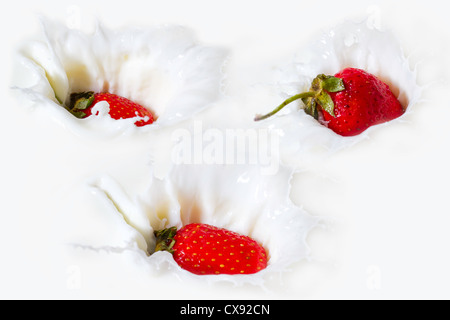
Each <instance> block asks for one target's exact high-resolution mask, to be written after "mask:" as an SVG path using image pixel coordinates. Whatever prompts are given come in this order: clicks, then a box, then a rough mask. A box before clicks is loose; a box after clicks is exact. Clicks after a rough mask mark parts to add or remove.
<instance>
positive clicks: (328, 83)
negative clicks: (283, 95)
mask: <svg viewBox="0 0 450 320" xmlns="http://www.w3.org/2000/svg"><path fill="white" fill-rule="evenodd" d="M309 90H310V91H307V92H303V93H300V94H297V95H295V96H292V97H290V98H288V99H287V100H285V101H284V102H283V103H282V104H280V105H279V106H278V107H277V108H276V109H275V110H273V111H272V112H270V113H268V114H266V115H257V116H256V117H255V121H260V120H264V119H267V118H269V117H271V116H273V115H274V114H276V113H278V112H279V111H280V110H281V109H283V108H284V107H285V106H287V105H288V104H290V103H292V102H294V101H296V100H298V99H302V100H303V103H304V104H305V108H304V109H305V112H306V113H307V114H309V115H311V116H313V117H314V118H316V119H318V118H319V115H318V108H317V107H318V105H320V107H321V109H322V110H324V111H326V112H328V113H329V114H330V115H332V116H333V117H334V116H335V115H334V102H333V100H332V99H331V96H330V95H329V92H340V91H343V90H345V85H344V82H343V80H342V79H340V78H336V77H333V76H326V75H324V74H319V75H318V76H317V77H316V78H314V80H313V81H312V83H311V88H310V89H309Z"/></svg>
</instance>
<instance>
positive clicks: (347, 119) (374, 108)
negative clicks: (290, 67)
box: [322, 68, 405, 136]
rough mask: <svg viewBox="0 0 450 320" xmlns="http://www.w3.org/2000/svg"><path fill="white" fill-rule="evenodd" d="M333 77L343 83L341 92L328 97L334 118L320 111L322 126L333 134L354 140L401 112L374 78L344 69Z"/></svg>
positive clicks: (384, 87)
mask: <svg viewBox="0 0 450 320" xmlns="http://www.w3.org/2000/svg"><path fill="white" fill-rule="evenodd" d="M335 77H336V78H340V79H342V80H343V82H344V85H345V90H343V91H340V92H330V93H329V94H330V96H331V99H332V100H333V102H334V113H335V117H333V116H332V115H330V114H329V113H328V112H325V111H323V110H322V123H323V124H324V125H326V126H327V127H328V128H330V129H331V130H333V131H334V132H336V133H337V134H339V135H342V136H355V135H358V134H360V133H362V132H363V131H365V130H366V129H367V128H369V127H371V126H374V125H377V124H381V123H384V122H388V121H391V120H393V119H396V118H398V117H400V116H401V115H403V113H404V112H405V111H404V109H403V107H402V105H401V104H400V102H399V101H398V99H397V98H396V97H395V95H394V94H393V93H392V91H391V90H390V88H389V86H388V85H387V84H385V83H384V82H382V81H381V80H379V79H378V78H376V77H375V76H374V75H372V74H370V73H368V72H366V71H364V70H361V69H355V68H347V69H344V70H342V71H341V72H339V73H337V74H336V75H335Z"/></svg>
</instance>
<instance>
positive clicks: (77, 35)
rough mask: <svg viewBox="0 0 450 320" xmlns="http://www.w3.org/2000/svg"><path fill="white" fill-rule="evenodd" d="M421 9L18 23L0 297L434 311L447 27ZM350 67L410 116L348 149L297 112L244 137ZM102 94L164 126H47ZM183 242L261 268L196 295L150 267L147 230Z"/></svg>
mask: <svg viewBox="0 0 450 320" xmlns="http://www.w3.org/2000/svg"><path fill="white" fill-rule="evenodd" d="M431 2H432V3H433V2H435V5H430V2H429V3H427V6H425V4H422V3H421V2H414V1H408V2H406V1H397V2H395V3H392V1H389V2H388V1H381V2H379V3H378V4H377V5H373V3H372V2H369V1H344V3H342V2H341V3H340V4H339V5H338V4H334V3H333V2H331V1H330V2H329V3H327V5H326V6H325V7H327V9H324V4H323V2H322V3H321V4H318V3H317V4H316V3H315V2H313V3H309V4H301V3H298V2H295V1H288V0H286V1H278V2H277V3H276V5H275V4H265V3H264V4H261V2H258V1H253V0H251V1H246V2H245V4H244V3H242V1H241V2H238V1H228V2H226V3H223V4H219V5H217V4H213V3H211V2H208V1H204V0H194V1H190V2H189V4H188V3H186V2H185V1H172V2H171V3H170V5H169V4H166V3H164V2H163V3H161V2H156V1H145V2H144V1H129V2H128V3H127V10H124V9H123V8H122V7H119V6H117V5H115V6H104V5H102V1H99V2H98V3H94V4H92V3H89V2H87V1H86V2H83V1H81V2H79V3H77V5H73V4H71V3H65V2H64V1H63V2H54V3H45V4H44V5H42V4H39V5H36V4H35V3H34V2H31V1H18V2H17V3H15V4H14V5H12V6H11V8H10V9H9V11H8V12H2V13H1V14H2V15H4V16H2V20H1V21H2V24H3V28H2V31H1V32H2V38H3V39H5V41H7V44H8V46H6V47H7V49H8V50H7V51H6V50H5V52H4V54H3V56H2V60H1V61H2V62H3V67H4V68H3V69H4V70H5V72H3V74H2V78H1V80H2V82H1V84H2V86H1V87H2V89H3V90H4V92H3V95H2V96H3V97H4V105H3V108H2V110H3V111H2V117H1V118H0V130H1V134H2V148H3V149H4V151H3V153H2V158H1V161H2V162H1V164H2V165H1V166H0V171H1V177H2V179H1V184H0V187H1V194H2V203H3V206H2V207H3V209H4V211H3V214H2V221H3V222H2V223H1V224H0V235H1V237H0V240H1V242H0V243H1V248H2V254H3V256H4V257H3V259H2V265H1V267H0V283H1V286H0V287H1V289H0V297H1V298H68V299H70V298H93V299H97V298H133V299H164V298H165V299H176V298H178V299H202V298H203V299H204V298H208V299H211V298H212V299H214V298H216V299H241V298H242V299H341V298H344V299H346V298H349V299H354V298H357V299H360V298H362V299H386V298H387V299H389V298H448V297H449V296H448V290H446V288H447V287H448V285H450V283H449V278H448V276H447V273H448V270H449V267H450V256H449V255H448V248H447V244H448V243H449V240H450V238H449V237H450V236H449V234H448V232H447V225H448V223H449V222H450V218H449V216H448V214H449V213H450V211H449V209H448V208H449V207H448V204H447V197H446V195H447V189H448V188H447V187H446V185H447V181H448V180H449V178H450V170H449V169H448V165H447V164H448V163H449V162H450V152H449V151H448V147H449V146H450V128H449V126H448V125H447V122H448V119H449V116H450V103H449V102H448V100H447V98H446V95H447V93H448V92H449V90H448V89H450V82H449V80H450V79H449V72H450V64H449V62H448V58H447V56H448V54H449V53H450V50H449V49H450V47H449V46H450V42H449V40H450V32H449V31H446V30H450V29H449V28H448V27H449V26H450V25H449V22H448V20H447V19H446V17H444V11H445V10H442V9H441V5H440V3H439V2H438V1H431ZM405 6H408V9H407V10H406V13H407V14H405ZM349 8H351V9H349ZM175 9H176V10H175ZM205 12H207V13H208V14H205ZM317 12H320V14H321V19H320V20H316V19H313V17H315V16H316V13H317ZM38 14H39V15H41V18H39V16H38ZM430 16H433V21H430V19H428V18H427V17H430ZM42 30H45V32H44V33H45V34H44V33H43V32H42ZM84 46H85V47H84ZM347 66H354V67H360V68H364V69H366V70H368V71H370V72H372V73H374V74H377V75H379V76H380V77H381V78H383V80H385V81H387V82H388V83H389V84H390V85H391V86H392V87H393V88H394V91H395V92H396V93H397V94H398V95H399V98H400V100H401V102H402V103H403V104H404V105H405V106H408V109H407V112H406V113H405V115H403V116H402V117H401V118H399V119H396V120H395V121H392V122H390V123H388V124H384V125H379V126H376V127H373V128H370V129H369V130H367V132H365V133H364V134H363V135H361V136H359V137H356V138H343V137H340V136H337V135H335V134H333V133H332V132H330V131H329V130H328V129H327V128H325V127H322V126H321V125H319V124H317V123H316V122H315V121H314V120H313V119H311V118H310V117H307V116H305V115H304V114H303V112H301V111H298V110H297V108H298V104H292V105H290V106H289V107H287V108H286V110H284V111H283V112H281V113H280V114H278V115H276V116H274V117H273V118H271V119H269V120H267V121H263V122H259V123H255V122H253V121H252V119H253V116H254V115H255V114H256V113H264V112H268V111H270V110H271V109H272V108H274V107H275V106H277V105H278V104H279V103H280V102H281V101H282V100H284V99H285V98H286V97H288V96H289V95H292V94H295V93H298V91H299V90H302V89H303V90H304V89H305V88H307V87H308V86H309V84H308V82H309V81H311V79H312V78H313V77H314V76H315V75H317V74H319V73H329V74H332V73H335V72H338V71H339V69H340V68H343V67H347ZM43 70H44V71H45V72H43ZM13 86H14V87H16V88H15V89H11V87H13ZM17 87H21V88H26V90H23V89H17ZM105 88H107V89H108V90H110V91H114V92H115V93H119V94H122V95H125V96H127V97H130V98H132V99H133V100H136V101H138V102H140V103H142V104H144V105H148V106H150V108H151V109H152V110H153V111H154V112H155V113H156V115H157V117H158V120H157V121H156V122H155V124H154V125H152V126H149V127H146V128H141V129H137V128H135V127H134V126H133V121H131V120H129V121H126V120H125V121H114V120H112V119H111V118H109V116H108V115H107V114H106V113H105V112H103V113H101V115H100V116H99V117H92V118H90V119H86V120H77V119H74V118H73V117H72V116H71V115H70V114H69V113H67V112H66V111H65V110H64V109H63V108H62V107H61V106H60V102H61V101H64V100H67V97H68V94H70V92H73V91H77V90H78V91H79V90H103V89H105ZM98 108H99V110H105V111H107V108H108V106H107V105H103V106H99V107H98ZM239 143H241V144H239ZM189 222H204V223H209V224H213V225H217V226H219V227H225V228H228V229H231V230H234V231H237V232H240V233H243V234H247V235H250V236H252V237H253V238H255V239H256V240H257V241H259V242H260V243H261V244H263V245H264V246H265V248H266V249H267V251H268V253H269V257H270V260H269V266H268V268H267V269H266V270H264V271H263V272H261V273H259V274H256V275H248V276H207V277H200V276H194V275H191V274H189V273H187V272H185V271H183V270H181V269H180V268H179V267H178V266H177V265H176V263H174V262H173V260H172V258H171V256H170V255H169V254H167V253H157V254H149V253H152V250H153V246H154V238H153V236H152V233H153V230H155V229H160V228H162V227H164V226H173V225H176V226H182V225H184V224H187V223H189ZM156 288H157V289H156ZM164 288H167V289H164ZM174 288H175V289H174ZM192 288H195V289H194V290H193V289H192ZM169 289H170V290H169Z"/></svg>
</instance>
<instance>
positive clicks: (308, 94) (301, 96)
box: [255, 91, 316, 121]
mask: <svg viewBox="0 0 450 320" xmlns="http://www.w3.org/2000/svg"><path fill="white" fill-rule="evenodd" d="M315 95H316V93H315V92H313V91H308V92H303V93H299V94H297V95H295V96H292V97H290V98H288V99H286V100H285V101H284V102H283V103H282V104H280V105H279V106H278V107H277V108H276V109H275V110H273V111H272V112H270V113H268V114H266V115H257V116H256V117H255V121H260V120H264V119H267V118H270V117H271V116H273V115H274V114H276V113H278V112H279V111H281V109H283V108H284V107H286V106H287V105H288V104H290V103H292V102H294V101H296V100H298V99H305V98H312V97H314V96H315Z"/></svg>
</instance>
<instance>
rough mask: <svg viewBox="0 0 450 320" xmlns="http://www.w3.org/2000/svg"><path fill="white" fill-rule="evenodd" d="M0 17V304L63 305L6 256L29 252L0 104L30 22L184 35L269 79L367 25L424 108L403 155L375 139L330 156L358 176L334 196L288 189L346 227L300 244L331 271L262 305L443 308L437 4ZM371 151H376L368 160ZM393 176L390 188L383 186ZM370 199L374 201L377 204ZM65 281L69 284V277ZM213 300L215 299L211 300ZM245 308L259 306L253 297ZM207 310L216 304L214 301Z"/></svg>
mask: <svg viewBox="0 0 450 320" xmlns="http://www.w3.org/2000/svg"><path fill="white" fill-rule="evenodd" d="M2 6H3V8H2V10H1V13H0V15H1V20H0V21H1V22H0V23H1V24H2V26H1V28H0V32H1V39H2V41H3V43H4V44H6V45H3V46H2V48H3V51H2V55H1V64H2V66H1V70H3V71H2V72H1V86H0V87H1V90H4V91H2V93H3V94H2V98H3V99H2V101H3V105H2V107H1V110H2V113H1V114H2V116H1V119H0V133H1V135H0V141H1V146H2V149H4V150H5V151H4V153H3V152H2V157H1V158H0V159H1V160H0V161H1V162H0V171H1V176H0V177H1V178H0V179H1V182H0V188H1V189H0V199H1V203H2V212H1V223H0V232H1V234H0V249H1V250H0V255H2V258H1V259H0V261H1V262H2V263H1V265H0V273H1V274H0V281H1V282H0V298H21V297H31V298H39V297H41V296H43V297H53V298H58V297H63V298H64V297H67V296H68V297H70V295H67V296H66V292H52V291H50V292H48V291H47V289H46V286H45V283H46V282H47V281H51V279H47V278H45V276H44V277H43V278H42V279H39V280H36V279H31V277H30V276H29V274H30V272H31V270H32V269H33V265H32V263H31V265H30V262H29V260H28V259H26V260H25V259H21V258H20V256H22V254H23V253H22V252H21V253H18V252H17V250H21V249H23V248H24V247H26V248H27V251H33V245H32V244H33V239H29V238H28V235H27V234H23V233H22V232H21V228H20V227H19V226H20V225H21V223H24V222H25V223H26V221H24V219H25V220H26V218H24V217H26V214H31V213H23V212H17V210H15V208H14V203H15V202H14V201H27V199H23V198H21V196H20V195H19V194H20V186H17V185H16V184H14V177H15V176H17V174H18V170H20V168H19V167H18V166H17V163H18V159H16V158H15V154H16V151H15V144H14V143H15V141H26V139H24V137H18V135H20V134H21V133H22V132H23V131H22V130H21V129H20V128H17V127H13V126H12V123H13V124H14V126H17V125H20V124H19V123H20V122H18V121H9V120H8V117H11V116H14V111H11V109H10V108H17V107H18V106H17V104H15V102H14V101H12V100H10V98H9V97H8V93H7V88H8V85H9V76H10V74H9V71H10V69H9V66H10V59H11V55H12V54H13V50H14V47H15V46H16V45H17V43H18V42H20V41H22V40H23V39H25V38H26V37H28V36H32V35H34V34H35V33H36V31H37V28H38V19H37V15H38V14H42V15H45V16H48V17H51V18H57V19H60V20H63V21H67V23H68V24H69V25H74V26H79V27H81V28H83V29H86V30H91V28H92V26H93V24H94V21H95V18H98V19H99V20H100V21H102V22H103V23H104V24H105V25H106V26H108V27H119V26H124V25H130V24H131V25H142V26H145V25H153V24H165V23H167V24H180V25H184V26H187V27H189V28H192V29H193V30H194V31H195V32H196V34H197V35H198V38H199V40H200V41H201V42H202V43H205V44H210V45H214V46H221V47H225V48H229V49H230V50H231V59H232V60H231V63H232V65H233V66H234V68H242V69H241V70H246V69H248V70H252V69H253V70H255V69H257V68H258V66H261V67H264V68H268V67H269V68H270V67H275V66H276V64H277V63H279V62H280V59H283V58H284V57H288V56H289V55H291V54H293V52H294V51H295V50H297V48H298V47H300V46H301V45H302V44H304V43H305V41H308V40H310V38H311V36H312V35H314V34H316V33H317V32H318V31H319V30H321V29H328V28H329V27H331V26H333V25H335V24H337V23H340V22H342V21H345V20H348V19H355V20H357V21H360V20H362V19H364V18H367V17H369V18H370V19H374V20H375V21H376V22H377V23H379V24H380V25H382V26H383V27H386V28H389V29H392V31H393V32H394V34H396V35H397V37H398V38H399V40H400V42H401V44H402V46H403V47H404V50H405V54H406V55H408V56H409V57H410V61H411V64H412V65H416V64H417V66H418V79H419V82H420V84H421V85H424V86H426V90H425V92H424V98H425V99H426V100H425V101H424V102H422V103H420V104H419V105H418V106H417V108H416V111H415V114H414V116H413V117H411V119H410V122H409V123H406V124H405V125H404V128H403V130H404V131H403V133H402V134H403V136H405V138H406V137H408V140H407V143H405V144H404V145H402V148H401V149H400V150H399V149H398V144H396V143H394V142H392V141H389V137H388V136H386V135H383V134H380V135H379V136H375V137H373V139H372V140H371V141H369V142H367V143H365V144H364V145H361V146H358V148H356V150H355V152H354V153H351V152H349V153H347V154H345V155H337V156H336V157H335V159H334V160H335V162H334V163H333V164H332V165H328V167H327V168H324V170H332V169H333V168H338V167H339V164H340V162H345V161H355V157H356V159H358V160H360V162H357V161H355V163H360V165H359V166H356V167H354V168H352V170H359V171H360V172H361V175H360V177H358V178H352V179H348V180H345V173H346V170H350V169H341V171H339V172H338V173H336V175H335V177H337V178H338V179H339V180H340V182H339V183H341V187H339V188H337V187H336V186H334V187H333V186H331V187H330V186H328V185H327V184H326V183H325V182H324V181H321V180H320V179H317V176H316V175H308V174H304V175H303V176H301V177H300V176H299V177H297V178H298V179H299V182H298V183H297V184H296V185H295V187H294V190H293V193H294V195H298V197H296V198H297V199H300V200H299V202H301V203H299V204H302V205H304V206H305V208H306V209H309V210H310V211H312V213H313V214H320V215H327V216H331V217H333V218H335V219H337V220H338V221H345V223H344V224H342V223H341V224H339V225H340V226H339V227H337V229H336V230H331V231H330V230H319V231H316V232H314V233H313V234H312V235H311V237H310V239H309V241H310V243H311V247H312V250H313V254H314V256H318V257H320V256H324V257H327V259H335V260H336V266H335V268H331V267H330V266H329V265H328V264H321V263H320V262H317V261H315V262H314V261H313V262H311V263H310V264H306V265H304V266H300V267H299V266H296V267H298V268H296V269H297V273H295V274H291V275H290V276H289V277H290V278H288V279H290V280H289V281H292V282H296V281H297V282H299V283H300V282H301V283H302V290H301V292H297V291H295V290H292V295H290V296H287V295H286V294H280V295H270V296H268V297H269V298H293V299H297V298H306V299H310V298H325V299H327V298H330V299H340V298H343V299H347V298H350V299H355V298H356V299H358V298H361V299H400V298H425V299H427V298H446V299H448V298H450V293H449V292H450V291H449V290H448V287H449V286H450V274H449V270H450V250H448V245H449V244H450V232H449V228H450V218H449V215H450V206H449V204H448V191H449V187H448V181H449V180H450V169H449V167H448V164H449V163H450V156H449V152H448V149H449V147H450V126H449V121H448V119H450V102H449V100H448V92H450V91H449V89H450V88H449V74H450V62H449V61H450V59H449V56H450V33H449V31H448V30H450V21H449V19H448V16H447V13H448V8H446V6H447V4H446V2H445V1H442V0H441V1H437V0H429V1H426V2H424V1H412V0H409V1H404V0H401V1H391V0H390V1H366V0H361V1H346V0H342V1H308V2H307V1H293V0H277V1H261V0H260V1H256V0H245V1H242V0H229V1H220V2H219V1H206V0H190V1H184V0H166V1H154V0H147V1H137V0H128V1H114V2H113V1H92V0H90V1H76V2H75V1H39V2H37V1H21V0H19V1H14V2H10V3H8V4H6V3H4V4H3V5H2ZM16 137H17V138H16ZM380 141H381V142H385V147H382V148H380V147H379V145H380ZM371 146H377V147H376V150H373V149H371ZM376 152H384V153H389V152H391V153H392V158H391V159H384V160H382V163H381V166H380V163H379V159H378V160H374V158H373V156H374V155H375V154H374V153H376ZM17 155H18V156H19V154H17ZM351 157H353V158H351ZM350 159H351V160H350ZM24 161H30V162H31V161H33V159H31V158H30V159H25V160H24V159H20V163H23V162H24ZM361 163H362V164H361ZM342 167H345V166H342ZM399 168H400V169H401V170H398V169H399ZM393 175H395V176H396V179H392V180H391V179H390V177H392V176H393ZM367 180H370V183H368V182H367ZM43 183H45V181H43ZM327 188H328V189H327ZM336 189H340V190H341V192H340V193H339V192H338V193H337V194H334V195H330V194H327V195H325V196H324V198H322V199H326V200H329V201H321V203H320V204H317V203H315V202H314V201H317V199H318V198H317V193H318V192H323V193H326V191H327V190H334V191H335V190H336ZM324 190H325V191H324ZM375 193H377V194H378V195H379V197H380V198H382V199H383V200H377V197H374V196H373V195H374V194H375ZM308 195H310V197H308ZM332 202H333V204H331V203H332ZM38 210H42V208H40V207H38V208H37V211H38ZM324 212H326V213H324ZM33 221H35V220H33ZM42 223H46V222H42ZM36 228H39V225H36ZM329 233H332V234H333V235H331V236H330V235H329ZM336 239H339V241H336ZM16 243H21V245H15V244H16ZM24 243H27V245H23V244H24ZM327 244H332V245H327ZM315 249H317V251H318V252H316V251H314V250H315ZM321 250H322V251H321ZM25 254H26V253H25ZM36 259H39V257H36ZM317 269H320V272H318V271H317ZM324 269H326V270H324ZM68 272H69V275H70V274H71V270H68ZM75 272H76V270H75ZM298 272H300V273H298ZM31 273H32V274H33V275H37V274H38V273H37V272H31ZM318 274H321V275H324V277H323V279H322V281H315V280H312V279H316V277H317V275H318ZM309 276H311V277H309ZM18 288H20V289H18ZM251 292H255V291H251ZM236 296H237V297H241V296H242V295H236ZM155 297H156V296H155ZM193 297H195V295H194V296H193ZM217 297H221V298H223V297H224V295H223V294H220V293H218V294H217ZM225 297H227V296H225ZM229 297H230V298H233V296H232V295H231V296H229ZM245 297H246V298H248V299H252V298H254V297H255V298H256V297H258V298H260V297H261V294H259V293H258V294H255V295H254V296H252V295H248V296H245ZM94 298H95V297H94ZM146 298H148V296H147V297H146ZM186 298H191V297H190V296H186ZM209 298H215V296H214V294H212V295H209Z"/></svg>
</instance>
